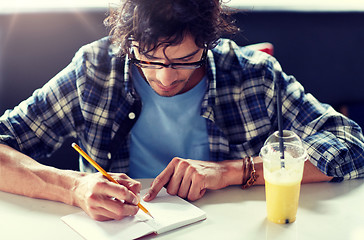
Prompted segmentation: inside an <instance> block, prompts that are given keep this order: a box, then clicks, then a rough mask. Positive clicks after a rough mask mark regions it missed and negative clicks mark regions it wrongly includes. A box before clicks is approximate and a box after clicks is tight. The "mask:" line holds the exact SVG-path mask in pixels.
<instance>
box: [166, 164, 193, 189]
mask: <svg viewBox="0 0 364 240" xmlns="http://www.w3.org/2000/svg"><path fill="white" fill-rule="evenodd" d="M175 161H176V162H177V160H175ZM175 164H176V165H175V170H174V174H173V176H172V177H171V179H170V180H169V183H168V186H167V192H168V193H169V194H171V195H177V193H178V192H179V189H180V187H181V186H182V181H183V179H184V178H185V177H186V172H187V171H188V170H187V169H189V166H190V164H189V163H188V162H187V161H184V160H181V159H179V160H178V162H177V163H175ZM186 181H187V182H186V183H185V184H187V185H190V183H189V179H188V176H187V179H186ZM184 188H186V187H184ZM188 188H189V186H188Z"/></svg>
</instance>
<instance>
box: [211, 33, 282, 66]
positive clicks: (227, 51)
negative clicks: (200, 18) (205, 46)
mask: <svg viewBox="0 0 364 240" xmlns="http://www.w3.org/2000/svg"><path fill="white" fill-rule="evenodd" d="M212 53H213V57H214V62H215V65H216V69H217V70H219V69H221V70H227V71H233V70H240V71H262V70H268V69H270V70H273V69H276V70H279V71H281V67H280V65H279V63H278V61H277V60H276V59H275V58H274V57H273V56H271V55H269V54H267V53H265V52H261V51H258V50H254V49H251V48H249V47H247V46H238V45H237V44H236V43H235V42H234V41H233V40H230V39H220V41H219V43H218V44H217V45H216V47H215V48H214V49H212Z"/></svg>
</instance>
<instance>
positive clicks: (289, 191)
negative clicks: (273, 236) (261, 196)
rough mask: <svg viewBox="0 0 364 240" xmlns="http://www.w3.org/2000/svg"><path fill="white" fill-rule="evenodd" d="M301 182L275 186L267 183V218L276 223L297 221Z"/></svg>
mask: <svg viewBox="0 0 364 240" xmlns="http://www.w3.org/2000/svg"><path fill="white" fill-rule="evenodd" d="M300 186H301V182H300V181H299V182H293V183H286V184H274V183H270V182H269V181H265V195H266V201H267V218H268V220H269V221H271V222H274V223H292V222H294V221H295V220H296V214H297V208H298V199H299V196H300Z"/></svg>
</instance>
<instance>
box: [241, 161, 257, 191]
mask: <svg viewBox="0 0 364 240" xmlns="http://www.w3.org/2000/svg"><path fill="white" fill-rule="evenodd" d="M243 165H245V167H244V174H243V184H242V186H241V188H242V189H247V188H249V187H251V186H252V185H253V184H254V183H255V181H256V180H257V178H258V177H259V175H258V174H257V172H256V171H255V166H254V161H253V157H250V156H247V157H245V158H244V163H243Z"/></svg>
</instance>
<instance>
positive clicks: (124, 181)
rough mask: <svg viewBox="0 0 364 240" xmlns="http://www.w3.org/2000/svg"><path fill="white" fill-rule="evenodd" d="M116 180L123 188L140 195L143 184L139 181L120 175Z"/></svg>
mask: <svg viewBox="0 0 364 240" xmlns="http://www.w3.org/2000/svg"><path fill="white" fill-rule="evenodd" d="M115 180H116V181H117V182H118V183H119V184H120V185H123V186H125V187H127V188H128V189H129V190H130V191H132V192H133V193H135V194H139V193H140V190H141V188H142V184H141V183H140V182H139V181H137V180H134V179H132V178H130V177H129V176H127V175H126V174H118V175H117V176H116V177H115Z"/></svg>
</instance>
